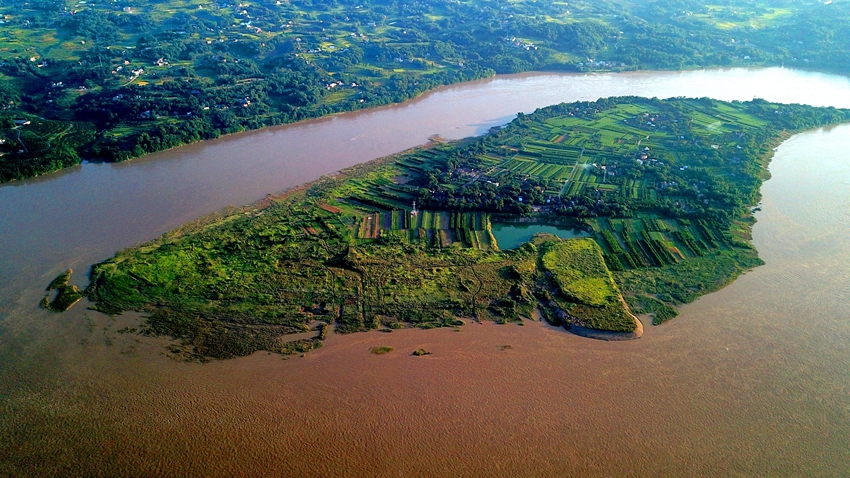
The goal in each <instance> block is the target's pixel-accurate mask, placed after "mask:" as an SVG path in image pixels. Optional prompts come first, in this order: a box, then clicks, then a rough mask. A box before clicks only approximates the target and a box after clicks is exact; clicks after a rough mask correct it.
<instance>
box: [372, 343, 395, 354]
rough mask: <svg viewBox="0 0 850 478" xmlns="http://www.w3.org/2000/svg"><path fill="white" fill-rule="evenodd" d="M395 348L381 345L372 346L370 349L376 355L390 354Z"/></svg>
mask: <svg viewBox="0 0 850 478" xmlns="http://www.w3.org/2000/svg"><path fill="white" fill-rule="evenodd" d="M393 350H395V349H394V348H393V347H390V346H388V345H382V346H380V347H372V348H371V349H369V351H370V352H372V353H373V354H375V355H384V354H388V353H390V352H392V351H393Z"/></svg>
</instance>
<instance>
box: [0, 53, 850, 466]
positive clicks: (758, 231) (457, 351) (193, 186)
mask: <svg viewBox="0 0 850 478" xmlns="http://www.w3.org/2000/svg"><path fill="white" fill-rule="evenodd" d="M624 94H629V95H641V96H658V97H670V96H709V97H714V98H718V99H724V100H735V99H737V100H747V99H751V98H753V97H761V98H765V99H767V100H770V101H779V102H798V103H808V104H813V105H819V106H820V105H832V106H836V107H850V80H849V79H848V78H844V77H838V76H833V75H825V74H819V73H812V72H802V71H795V70H789V69H781V68H769V69H755V70H747V69H731V70H707V71H691V72H644V73H629V74H597V75H570V74H550V73H533V74H525V75H515V76H505V77H497V78H493V79H488V80H482V81H478V82H473V83H467V84H463V85H456V86H452V87H447V88H442V89H440V90H437V91H434V92H432V93H429V94H427V95H424V96H423V97H421V98H419V99H417V100H414V101H411V102H408V103H405V104H402V105H397V106H392V107H387V108H382V109H377V110H370V111H364V112H358V113H353V114H347V115H341V116H338V117H334V118H328V119H323V120H317V121H312V122H308V123H303V124H297V125H291V126H285V127H280V128H272V129H268V130H263V131H258V132H251V133H244V134H239V135H234V136H230V137H226V138H221V139H219V140H215V141H210V142H205V143H202V144H198V145H192V146H187V147H184V148H178V149H175V150H172V151H167V152H164V153H160V154H156V155H151V156H148V157H145V158H142V159H139V160H135V161H132V162H129V163H123V164H117V165H114V164H85V165H82V166H80V167H77V168H72V169H70V170H67V171H64V172H61V173H58V174H53V175H47V176H44V177H42V178H37V179H34V180H30V181H24V182H20V183H14V184H9V185H4V186H2V187H0V476H6V475H10V476H74V475H83V476H115V475H119V476H187V475H191V476H195V475H197V476H249V475H250V476H263V475H265V476H353V475H355V476H357V475H360V476H471V477H472V476H474V477H479V476H565V475H566V476H847V475H850V312H848V310H847V308H848V306H850V125H842V126H836V127H832V128H827V129H819V130H814V131H810V132H806V133H802V134H799V135H796V136H794V137H792V138H791V139H789V140H787V141H786V142H784V143H783V144H782V145H781V146H780V147H779V148H778V149H777V151H776V156H775V157H774V159H773V162H772V163H771V166H770V169H771V173H772V178H771V179H770V180H769V181H767V182H766V183H765V184H764V186H763V188H762V193H763V203H762V210H761V211H760V212H758V213H757V214H756V217H757V218H758V223H757V224H756V226H755V228H754V243H755V245H756V247H757V248H758V250H759V252H760V254H761V256H762V258H763V259H764V260H765V262H766V263H767V264H766V265H765V266H763V267H759V268H757V269H755V270H753V271H750V272H748V273H747V274H745V275H744V276H742V277H741V278H739V279H738V280H736V281H735V282H734V283H732V284H731V285H730V286H728V287H726V288H725V289H723V290H721V291H719V292H717V293H714V294H709V295H707V296H704V297H703V298H701V299H699V300H698V301H696V302H695V303H693V304H689V305H687V306H685V307H683V309H682V313H681V315H680V316H679V317H677V318H676V319H674V320H672V321H671V322H669V323H667V324H665V325H663V326H660V327H651V326H648V327H646V333H645V334H644V336H643V338H641V339H639V340H636V341H630V342H616V343H609V342H600V341H595V340H590V339H584V338H580V337H577V336H573V335H570V334H569V333H567V332H565V331H563V330H562V329H556V328H551V327H548V326H545V325H544V324H542V323H539V322H526V323H525V324H524V326H517V325H504V326H499V325H495V324H484V325H478V324H469V325H466V326H464V327H462V328H461V330H460V331H457V332H456V331H453V330H448V329H437V330H428V331H422V330H404V331H396V332H393V333H391V334H384V333H378V332H374V333H361V334H353V335H346V336H340V335H331V337H330V338H329V340H327V342H326V343H325V346H324V347H322V348H321V349H319V350H316V351H313V352H310V353H308V354H307V355H306V356H304V357H298V356H295V357H292V358H289V359H286V360H284V359H282V358H281V357H280V356H277V355H269V354H255V355H253V356H250V357H245V358H241V359H236V360H228V361H220V362H213V363H207V364H193V363H188V364H187V363H181V362H176V361H174V360H172V359H171V358H169V356H168V355H167V351H166V347H167V345H168V342H167V341H165V340H162V339H151V338H147V337H140V336H137V335H134V334H127V333H119V332H118V331H119V330H121V329H122V328H124V327H126V326H128V325H133V324H134V323H135V321H137V320H138V319H137V318H135V317H133V316H125V317H119V318H115V319H113V318H109V317H107V316H104V315H101V314H99V313H96V312H92V311H88V310H86V309H85V307H84V306H85V304H83V303H81V304H78V306H77V307H76V308H75V309H73V310H72V311H71V312H69V313H65V314H51V313H47V312H45V311H41V310H38V309H37V303H38V300H39V298H40V296H41V294H42V292H41V291H42V290H43V288H44V286H45V285H46V284H47V283H48V282H49V281H50V279H52V277H54V276H55V275H56V274H57V273H59V272H60V271H62V270H64V269H66V268H68V267H73V268H74V269H75V270H77V271H82V272H84V271H85V270H86V269H87V267H88V266H89V265H90V264H91V263H93V262H96V261H98V260H102V259H105V258H107V257H109V256H110V255H112V254H113V253H114V252H115V250H117V249H120V248H123V247H129V246H131V245H133V244H134V243H137V242H140V241H145V240H148V239H151V238H153V237H155V236H156V235H158V234H161V233H163V232H165V231H167V230H169V229H171V228H173V227H176V226H178V225H179V224H180V223H182V222H185V221H189V220H191V219H194V218H197V217H199V216H202V215H204V214H207V213H209V212H212V211H216V210H220V209H221V208H223V207H225V206H227V205H230V204H233V205H239V204H244V203H248V202H251V201H254V200H257V199H259V198H261V197H262V196H264V195H265V194H266V193H270V192H276V191H279V190H281V189H284V188H287V187H291V186H295V185H298V184H301V183H303V182H305V181H309V180H312V179H315V178H317V177H318V176H320V175H322V174H327V173H331V172H333V171H336V170H339V169H341V168H343V167H346V166H349V165H351V164H355V163H358V162H363V161H367V160H369V159H371V158H374V157H376V156H381V155H385V154H389V153H392V152H396V151H399V150H402V149H405V148H408V147H411V146H414V145H416V144H421V143H423V142H425V141H426V140H427V138H428V137H429V136H431V135H433V134H440V135H442V136H444V137H447V138H460V137H464V136H469V135H474V134H482V133H484V132H485V131H486V130H487V129H488V128H489V127H491V126H494V125H497V124H502V123H504V122H506V121H509V120H510V119H511V118H512V116H513V114H515V113H516V112H518V111H523V112H529V111H531V110H533V109H534V108H536V107H540V106H545V105H548V104H552V103H557V102H560V101H575V100H589V99H595V98H598V97H601V96H612V95H624ZM82 276H83V274H77V275H76V276H75V283H78V284H80V285H83V284H84V283H85V278H84V277H82ZM377 345H389V346H393V347H395V350H394V351H393V352H391V353H389V354H386V355H382V356H377V355H373V354H370V353H369V348H370V347H372V346H377ZM418 348H425V349H427V350H429V351H431V352H432V354H431V355H427V356H424V357H413V356H410V352H412V351H413V350H415V349H418Z"/></svg>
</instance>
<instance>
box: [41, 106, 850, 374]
mask: <svg viewBox="0 0 850 478" xmlns="http://www.w3.org/2000/svg"><path fill="white" fill-rule="evenodd" d="M848 120H850V110H843V109H835V108H831V107H830V108H815V107H810V106H803V105H783V104H773V103H767V102H765V101H760V100H756V101H751V102H732V103H728V102H720V101H715V100H711V99H706V98H702V99H687V98H678V99H669V100H658V99H646V98H638V97H619V98H607V99H601V100H598V101H595V102H578V103H570V104H560V105H555V106H550V107H547V108H542V109H539V110H537V111H535V112H534V113H532V114H527V115H524V114H520V115H519V116H518V117H517V118H516V119H515V120H513V121H512V122H511V123H509V124H508V125H506V126H504V127H502V128H494V129H493V130H491V132H490V133H489V134H487V135H485V136H482V137H478V138H470V139H467V140H462V141H458V142H453V143H445V142H440V141H433V142H432V143H429V144H428V145H426V146H424V147H420V148H415V149H413V150H410V151H406V152H403V153H400V154H397V155H394V156H390V157H386V158H381V159H378V160H375V161H372V162H369V163H365V164H362V165H358V166H355V167H352V168H349V169H346V170H343V171H341V172H340V173H338V174H335V175H333V176H326V177H322V178H320V179H319V180H317V181H315V182H313V183H310V184H308V185H305V186H303V187H300V188H296V189H293V190H290V191H287V192H285V193H283V194H280V195H278V196H268V197H267V198H265V199H263V200H261V201H259V202H257V203H255V204H252V205H250V206H245V207H243V208H239V209H233V210H229V211H225V212H222V213H220V214H215V215H211V216H208V217H206V218H203V219H201V220H198V221H196V222H194V223H191V224H187V225H186V226H184V227H182V228H180V229H178V230H175V231H172V232H170V233H167V234H165V235H163V236H161V237H160V238H158V239H156V240H154V241H151V242H150V243H146V244H142V245H140V246H138V247H134V248H131V249H127V250H124V251H120V252H118V253H117V254H116V255H115V257H113V258H111V259H109V260H106V261H104V262H102V263H99V264H96V265H94V266H93V267H92V269H91V272H90V284H89V285H88V287H87V288H86V290H85V291H84V294H85V296H87V297H88V299H89V300H90V301H91V302H92V303H93V304H94V305H93V307H94V308H96V309H97V310H100V311H102V312H104V313H108V314H119V313H121V312H123V311H127V310H136V311H141V312H143V313H144V315H145V317H144V319H142V323H141V325H140V331H141V333H143V334H148V335H155V336H168V337H172V338H173V339H174V341H173V344H174V345H173V346H172V347H171V351H172V352H174V353H175V354H176V355H177V356H180V357H184V358H186V359H189V360H207V359H211V358H229V357H236V356H244V355H248V354H251V353H254V352H256V351H260V350H266V351H270V352H277V353H281V354H289V353H303V352H305V351H308V350H310V349H312V348H315V347H318V346H320V345H321V344H322V341H323V340H324V339H325V338H326V336H327V334H328V333H330V332H336V333H352V332H358V331H367V330H376V329H377V330H382V331H386V332H391V331H392V330H393V329H398V328H410V327H418V328H423V329H426V328H433V327H461V326H463V324H464V320H475V321H482V320H490V321H495V322H498V323H507V322H517V323H522V322H523V320H524V319H527V318H532V317H537V316H538V314H539V316H542V317H543V318H544V319H545V320H547V321H548V322H550V323H551V324H553V325H563V326H565V327H566V328H567V329H569V330H571V331H573V332H575V333H578V334H581V335H587V336H591V337H598V338H607V339H622V338H634V337H637V336H639V335H640V330H639V329H640V322H639V321H638V320H637V319H636V318H635V314H650V315H651V316H652V318H653V324H660V323H662V322H664V321H665V320H668V319H670V318H672V317H674V316H675V315H676V314H677V312H676V307H677V306H678V305H679V304H682V303H687V302H690V301H693V300H695V299H696V298H697V297H699V296H700V295H703V294H706V293H708V292H711V291H715V290H718V289H719V288H721V287H723V286H725V285H726V284H728V283H729V282H731V281H732V280H734V279H735V278H736V277H737V276H738V275H739V274H741V273H742V272H744V271H745V270H747V269H750V268H752V267H755V266H758V265H760V264H761V263H762V262H761V260H760V259H759V258H758V254H757V251H756V250H755V249H754V248H753V247H752V245H751V244H750V231H751V227H752V225H753V223H754V218H753V215H752V212H753V208H755V207H756V206H757V204H758V201H759V198H760V195H759V188H760V186H761V184H762V181H763V180H765V179H766V178H767V177H768V170H767V165H768V162H769V160H770V158H771V156H772V154H773V148H774V147H776V146H777V145H778V144H779V143H780V142H781V141H782V140H783V139H786V138H788V137H789V136H790V135H791V134H793V133H795V132H799V131H803V130H806V129H810V128H814V127H818V126H822V125H828V124H835V123H839V122H845V121H848ZM494 221H548V222H553V223H561V224H570V225H573V226H575V227H578V228H580V229H582V230H583V231H585V236H584V237H581V238H577V239H566V240H562V239H559V238H557V237H555V236H551V235H536V236H535V237H533V238H532V240H531V241H529V242H527V243H525V244H523V245H521V246H519V247H517V248H516V249H513V250H500V249H499V247H498V243H497V241H496V238H495V237H494V236H493V234H492V230H491V224H492V223H493V222H494ZM57 281H58V282H60V283H63V284H67V281H68V278H67V277H65V276H64V275H63V277H60V278H59V279H58V280H57ZM57 281H54V282H57Z"/></svg>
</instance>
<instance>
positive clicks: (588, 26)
mask: <svg viewBox="0 0 850 478" xmlns="http://www.w3.org/2000/svg"><path fill="white" fill-rule="evenodd" d="M847 6H848V0H829V1H816V0H802V1H800V0H793V1H792V0H755V1H753V0H726V1H723V2H714V3H712V2H699V1H696V0H652V1H646V2H632V1H628V0H592V1H591V0H577V1H571V2H569V3H567V2H554V1H548V0H547V1H536V0H535V1H532V0H475V1H473V0H456V1H437V0H413V1H403V2H402V1H398V0H358V1H349V0H330V1H322V2H314V1H312V0H274V1H273V0H256V1H246V2H227V1H224V2H209V1H207V0H151V1H147V2H142V1H140V0H113V1H111V2H94V1H85V0H81V1H75V0H28V1H21V0H2V1H0V39H2V41H0V183H2V182H7V181H12V180H19V179H24V178H28V177H33V176H37V175H39V174H44V173H47V172H50V171H55V170H57V169H61V168H64V167H69V166H73V165H76V164H79V163H80V162H81V161H82V160H83V159H87V160H101V161H120V160H125V159H129V158H132V157H137V156H142V155H144V154H147V153H151V152H155V151H160V150H164V149H168V148H172V147H175V146H179V145H181V144H185V143H190V142H195V141H200V140H204V139H209V138H215V137H218V136H220V135H223V134H228V133H234V132H238V131H243V130H246V129H255V128H261V127H264V126H270V125H276V124H283V123H290V122H294V121H300V120H303V119H306V118H313V117H319V116H324V115H329V114H334V113H338V112H343V111H351V110H355V109H360V108H367V107H374V106H377V105H384V104H388V103H395V102H401V101H404V100H407V99H410V98H412V97H414V96H416V95H419V94H420V93H422V92H424V91H427V90H429V89H433V88H435V87H437V86H440V85H445V84H450V83H457V82H462V81H467V80H472V79H477V78H483V77H487V76H491V75H494V74H496V73H514V72H520V71H531V70H561V71H577V72H581V71H626V70H638V69H677V70H678V69H687V68H705V67H728V66H765V65H787V66H793V67H796V68H812V69H818V70H825V71H832V72H836V73H839V74H847V73H848V72H850V35H846V34H845V33H846V32H847V31H850V9H848V8H847Z"/></svg>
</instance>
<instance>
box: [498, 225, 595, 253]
mask: <svg viewBox="0 0 850 478" xmlns="http://www.w3.org/2000/svg"><path fill="white" fill-rule="evenodd" d="M491 230H492V231H493V237H495V238H496V243H497V244H498V245H499V249H501V250H508V249H516V248H517V247H519V246H521V245H523V244H525V243H526V242H528V241H530V240H531V238H532V237H534V235H535V234H552V235H555V236H558V237H560V238H561V239H571V238H574V237H587V236H588V234H587V233H586V232H584V231H582V230H581V229H576V228H574V227H573V226H569V225H562V224H543V223H539V222H493V223H492V226H491Z"/></svg>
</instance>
